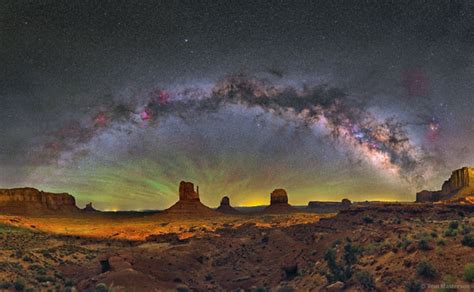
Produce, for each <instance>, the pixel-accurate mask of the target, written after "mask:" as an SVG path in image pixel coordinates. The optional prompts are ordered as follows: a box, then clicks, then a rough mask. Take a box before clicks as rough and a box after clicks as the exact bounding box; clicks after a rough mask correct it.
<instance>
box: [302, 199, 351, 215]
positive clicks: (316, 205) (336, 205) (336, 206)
mask: <svg viewBox="0 0 474 292" xmlns="http://www.w3.org/2000/svg"><path fill="white" fill-rule="evenodd" d="M351 205H352V203H351V201H350V200H349V199H342V201H341V202H326V201H309V203H308V209H311V210H314V211H317V212H321V213H333V212H338V211H340V210H345V209H349V208H350V207H351Z"/></svg>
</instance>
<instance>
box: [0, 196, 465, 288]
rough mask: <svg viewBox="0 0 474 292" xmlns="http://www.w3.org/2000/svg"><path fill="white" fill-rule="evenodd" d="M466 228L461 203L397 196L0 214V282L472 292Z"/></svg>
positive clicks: (25, 285) (43, 285) (14, 284)
mask: <svg viewBox="0 0 474 292" xmlns="http://www.w3.org/2000/svg"><path fill="white" fill-rule="evenodd" d="M473 225H474V211H473V210H472V208H464V207H463V208H458V207H450V206H432V205H431V206H429V205H413V206H411V205H397V204H392V205H390V204H380V205H377V206H366V207H360V208H354V209H350V210H347V211H344V212H340V213H339V214H337V215H336V214H325V215H318V214H314V213H304V212H299V213H291V214H273V215H269V214H265V215H264V214H262V215H234V216H227V215H223V216H217V217H209V218H177V217H172V216H171V217H170V216H166V215H163V214H154V215H145V214H129V215H127V214H102V215H84V216H76V217H21V216H7V215H1V216H0V243H1V245H0V290H2V289H4V290H7V291H9V290H11V291H14V290H15V289H17V290H20V289H25V290H26V289H34V291H39V290H41V291H47V290H50V291H64V290H66V291H68V290H75V289H77V290H79V291H84V290H89V291H106V289H108V290H109V291H154V290H176V289H180V290H185V289H192V290H209V289H213V290H219V291H220V290H236V289H238V288H243V289H255V291H265V290H272V291H274V290H281V291H284V290H291V289H294V290H304V291H307V290H314V291H319V290H323V289H334V288H335V287H336V288H337V287H343V288H344V289H346V290H349V291H352V290H374V291H375V290H379V291H388V290H400V291H404V290H405V289H407V287H408V288H411V289H412V291H416V288H417V287H421V288H423V287H424V288H426V289H428V290H433V291H434V290H435V289H437V288H440V287H443V285H454V286H456V287H457V288H458V290H459V291H471V290H472V289H473V288H474V285H473V284H472V282H470V281H469V278H466V273H465V269H466V268H468V266H469V265H468V264H469V263H474V248H473V246H474V245H473V242H472V240H474V238H473V234H474V228H473V227H474V226H473ZM473 273H474V271H473ZM328 285H329V287H328ZM331 285H332V286H331ZM341 285H342V286H341ZM413 289H415V290H413Z"/></svg>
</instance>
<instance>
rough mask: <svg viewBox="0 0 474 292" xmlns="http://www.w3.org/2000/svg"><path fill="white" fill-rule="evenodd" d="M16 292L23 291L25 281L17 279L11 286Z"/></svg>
mask: <svg viewBox="0 0 474 292" xmlns="http://www.w3.org/2000/svg"><path fill="white" fill-rule="evenodd" d="M13 287H14V288H15V290H16V291H23V290H24V289H25V280H23V279H17V280H16V281H15V283H14V284H13Z"/></svg>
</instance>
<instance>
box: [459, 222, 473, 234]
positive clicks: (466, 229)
mask: <svg viewBox="0 0 474 292" xmlns="http://www.w3.org/2000/svg"><path fill="white" fill-rule="evenodd" d="M469 233H471V227H470V226H468V225H465V224H461V234H469Z"/></svg>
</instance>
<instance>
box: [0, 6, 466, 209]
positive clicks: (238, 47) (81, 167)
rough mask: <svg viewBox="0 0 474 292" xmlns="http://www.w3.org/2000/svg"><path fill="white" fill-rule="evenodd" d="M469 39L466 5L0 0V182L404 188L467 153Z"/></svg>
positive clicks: (101, 197) (241, 189) (361, 191)
mask: <svg viewBox="0 0 474 292" xmlns="http://www.w3.org/2000/svg"><path fill="white" fill-rule="evenodd" d="M473 45H474V5H473V4H472V3H470V2H469V1H438V2H436V3H426V2H425V1H397V2H396V3H392V2H389V1H365V2H360V1H353V2H348V1H298V2H295V3H293V2H289V1H288V2H286V1H283V2H282V1H265V2H261V1H195V2H193V3H187V2H184V1H140V2H139V3H131V2H128V1H113V2H99V3H96V2H95V1H85V2H84V1H81V2H79V1H77V2H76V1H72V2H71V1H34V2H33V1H3V2H2V3H0V68H2V70H0V142H1V143H0V187H17V186H32V187H38V188H42V189H44V190H49V191H66V192H70V193H72V194H74V195H75V196H76V197H77V199H78V201H79V202H80V203H84V202H88V201H93V202H94V205H97V206H98V207H99V208H105V209H161V208H165V207H168V206H169V205H171V204H172V203H173V202H174V201H175V200H176V192H177V183H178V182H179V181H180V180H183V179H185V180H191V181H194V182H195V183H196V184H198V185H199V186H200V190H201V194H202V197H203V198H202V200H203V201H204V202H205V203H207V204H209V205H212V206H215V205H217V204H218V202H219V200H220V198H221V197H222V196H223V195H229V196H230V197H231V199H232V202H233V203H234V204H241V205H253V204H264V203H267V200H268V194H269V192H270V191H271V190H273V189H274V188H277V187H281V188H286V189H287V190H288V192H289V195H290V202H291V203H294V204H306V203H307V201H309V200H340V199H342V198H345V197H347V198H350V199H351V200H370V199H374V200H376V199H383V200H389V199H390V200H413V199H414V193H415V191H417V190H420V189H422V188H435V189H436V188H439V185H440V184H441V183H442V180H444V179H445V178H446V177H447V176H448V175H449V174H450V172H451V171H452V170H453V169H456V168H459V167H461V166H466V165H473V164H474V148H473V147H472V146H471V145H472V144H473V142H474V126H473V125H474V118H473V114H472V113H473V109H474V98H473V95H472V94H473V92H474V81H473V80H472V76H473V73H474V66H473V57H474V54H473V51H474V50H473ZM318 90H319V91H318Z"/></svg>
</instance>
